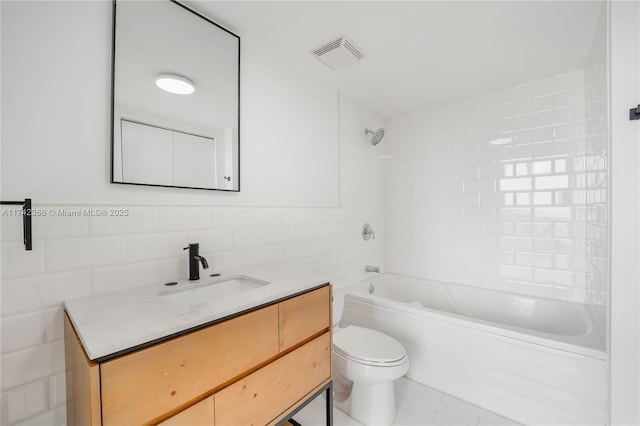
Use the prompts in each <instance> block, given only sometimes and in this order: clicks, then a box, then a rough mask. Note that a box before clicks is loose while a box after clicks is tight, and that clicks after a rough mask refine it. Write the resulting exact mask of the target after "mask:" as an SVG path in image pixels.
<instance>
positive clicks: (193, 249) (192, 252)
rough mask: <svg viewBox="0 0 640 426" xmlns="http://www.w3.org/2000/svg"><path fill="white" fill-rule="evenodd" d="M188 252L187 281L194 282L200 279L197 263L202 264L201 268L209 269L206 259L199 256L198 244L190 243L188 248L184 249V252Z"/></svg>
mask: <svg viewBox="0 0 640 426" xmlns="http://www.w3.org/2000/svg"><path fill="white" fill-rule="evenodd" d="M187 249H188V250H189V280H190V281H195V280H199V279H200V265H198V261H200V262H202V268H204V269H207V268H209V264H208V263H207V259H205V258H204V257H202V256H200V244H198V243H192V244H189V247H185V248H184V250H187Z"/></svg>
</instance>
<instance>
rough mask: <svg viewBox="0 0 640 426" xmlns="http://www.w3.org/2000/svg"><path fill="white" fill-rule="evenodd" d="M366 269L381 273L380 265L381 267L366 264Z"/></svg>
mask: <svg viewBox="0 0 640 426" xmlns="http://www.w3.org/2000/svg"><path fill="white" fill-rule="evenodd" d="M364 270H365V271H366V272H375V273H376V274H379V273H380V267H379V266H369V265H366V266H365V267H364Z"/></svg>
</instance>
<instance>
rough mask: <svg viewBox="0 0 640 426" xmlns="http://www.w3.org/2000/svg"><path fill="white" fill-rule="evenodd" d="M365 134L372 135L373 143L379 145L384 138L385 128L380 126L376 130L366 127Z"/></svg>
mask: <svg viewBox="0 0 640 426" xmlns="http://www.w3.org/2000/svg"><path fill="white" fill-rule="evenodd" d="M364 134H365V135H369V134H370V135H371V145H374V146H375V145H378V144H379V143H380V141H381V140H382V138H384V129H383V128H380V129H378V130H376V131H375V132H374V131H372V130H369V129H364Z"/></svg>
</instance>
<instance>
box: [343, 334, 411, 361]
mask: <svg viewBox="0 0 640 426" xmlns="http://www.w3.org/2000/svg"><path fill="white" fill-rule="evenodd" d="M333 349H334V351H335V352H336V353H337V354H339V355H341V356H342V357H344V358H347V359H349V360H351V361H354V362H357V363H360V364H366V365H375V366H380V367H394V366H397V365H400V364H402V363H403V362H405V360H406V358H407V353H406V351H405V349H404V347H403V346H402V345H401V344H400V343H398V342H397V341H396V340H395V339H393V338H391V337H389V336H387V335H386V334H383V333H380V332H379V331H375V330H371V329H368V328H363V327H357V326H354V325H350V326H348V327H346V328H344V329H342V330H340V332H339V333H336V334H334V336H333Z"/></svg>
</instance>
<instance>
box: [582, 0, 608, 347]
mask: <svg viewBox="0 0 640 426" xmlns="http://www.w3.org/2000/svg"><path fill="white" fill-rule="evenodd" d="M606 42H607V33H606V9H605V8H603V10H602V12H601V14H600V21H599V23H598V27H597V29H596V35H595V37H594V41H593V43H592V46H591V52H590V57H589V61H588V64H587V67H586V68H585V98H586V99H585V100H586V103H585V120H586V122H585V128H586V137H585V169H586V170H585V172H586V173H585V179H586V182H585V184H586V218H585V219H586V232H587V234H586V303H587V305H588V308H589V313H590V315H591V317H592V319H593V322H594V324H595V325H596V327H595V330H596V332H597V333H598V336H599V337H600V340H601V342H603V344H604V343H605V342H607V337H606V330H607V328H608V327H607V315H606V313H607V310H606V307H607V300H608V291H607V289H608V288H609V280H608V275H609V263H608V259H609V232H608V229H609V214H608V203H609V196H608V194H609V189H608V188H609V156H608V153H609V132H608V120H607V114H608V104H607V82H608V78H607V66H606V63H607V48H606Z"/></svg>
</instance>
